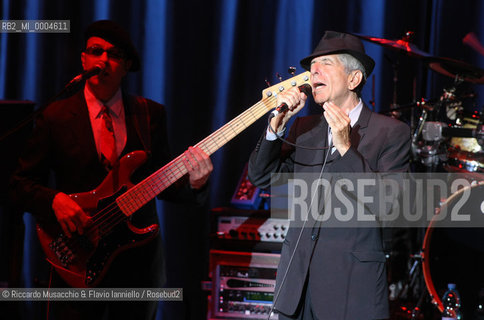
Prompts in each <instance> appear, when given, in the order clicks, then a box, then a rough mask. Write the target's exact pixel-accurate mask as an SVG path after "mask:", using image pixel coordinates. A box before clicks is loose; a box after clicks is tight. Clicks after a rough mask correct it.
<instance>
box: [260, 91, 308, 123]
mask: <svg viewBox="0 0 484 320" xmlns="http://www.w3.org/2000/svg"><path fill="white" fill-rule="evenodd" d="M298 89H299V91H300V92H302V93H304V94H305V95H306V96H307V97H309V95H310V94H311V92H312V88H311V85H309V84H308V83H305V84H302V85H300V86H299V87H298ZM287 110H289V107H288V106H287V104H286V103H285V102H283V103H281V105H280V106H278V107H277V108H275V109H274V110H272V111H271V114H270V115H269V118H273V117H275V116H277V115H278V114H281V113H283V112H286V111H287Z"/></svg>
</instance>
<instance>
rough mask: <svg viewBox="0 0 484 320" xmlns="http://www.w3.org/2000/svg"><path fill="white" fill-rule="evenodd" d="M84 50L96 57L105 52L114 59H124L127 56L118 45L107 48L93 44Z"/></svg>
mask: <svg viewBox="0 0 484 320" xmlns="http://www.w3.org/2000/svg"><path fill="white" fill-rule="evenodd" d="M84 52H85V53H87V54H89V55H92V56H95V57H100V56H102V55H103V53H104V52H106V53H107V54H108V58H110V59H113V60H122V59H124V58H125V54H124V52H123V51H122V50H121V49H118V48H116V47H112V48H109V49H107V50H106V49H104V48H101V47H98V46H92V47H89V48H86V50H84Z"/></svg>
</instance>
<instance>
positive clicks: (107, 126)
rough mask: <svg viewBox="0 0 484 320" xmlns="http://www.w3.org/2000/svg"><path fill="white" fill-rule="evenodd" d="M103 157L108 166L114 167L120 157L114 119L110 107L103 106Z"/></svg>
mask: <svg viewBox="0 0 484 320" xmlns="http://www.w3.org/2000/svg"><path fill="white" fill-rule="evenodd" d="M101 114H102V115H101V118H102V120H103V121H102V122H101V158H102V161H103V164H104V165H105V166H106V168H109V169H110V168H112V167H113V165H114V163H115V162H116V160H117V158H118V154H117V152H116V139H115V136H114V128H113V119H111V116H110V115H109V108H108V107H107V106H103V108H102V111H101Z"/></svg>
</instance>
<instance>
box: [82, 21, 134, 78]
mask: <svg viewBox="0 0 484 320" xmlns="http://www.w3.org/2000/svg"><path fill="white" fill-rule="evenodd" d="M91 37H99V38H102V39H104V40H106V41H108V42H109V43H111V44H113V45H114V46H116V47H118V48H120V49H122V50H123V51H124V53H125V54H126V58H127V59H128V60H131V61H132V64H131V68H129V71H138V70H139V68H140V65H141V63H140V58H139V54H138V51H136V48H135V47H134V45H133V42H132V41H131V37H130V36H129V33H128V32H127V31H126V30H125V29H123V27H121V26H120V25H118V24H117V23H115V22H113V21H110V20H99V21H95V22H93V23H92V24H90V25H89V26H88V27H87V29H86V31H85V32H84V38H85V40H86V42H87V40H88V39H89V38H91Z"/></svg>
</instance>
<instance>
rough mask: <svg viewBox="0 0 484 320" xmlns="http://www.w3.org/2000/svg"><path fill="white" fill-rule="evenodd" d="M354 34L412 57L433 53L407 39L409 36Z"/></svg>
mask: <svg viewBox="0 0 484 320" xmlns="http://www.w3.org/2000/svg"><path fill="white" fill-rule="evenodd" d="M353 35H355V36H357V37H358V38H361V39H363V40H367V41H370V42H373V43H376V44H378V45H381V46H383V47H387V48H390V49H394V50H398V51H400V52H403V53H405V54H407V55H409V56H411V57H414V58H426V57H431V56H432V55H431V54H429V53H427V52H425V51H422V50H420V49H419V48H418V47H417V46H416V45H415V44H413V43H411V42H409V41H408V40H407V39H408V37H404V38H403V39H400V40H387V39H382V38H376V37H371V36H365V35H362V34H359V33H353Z"/></svg>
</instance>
